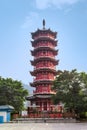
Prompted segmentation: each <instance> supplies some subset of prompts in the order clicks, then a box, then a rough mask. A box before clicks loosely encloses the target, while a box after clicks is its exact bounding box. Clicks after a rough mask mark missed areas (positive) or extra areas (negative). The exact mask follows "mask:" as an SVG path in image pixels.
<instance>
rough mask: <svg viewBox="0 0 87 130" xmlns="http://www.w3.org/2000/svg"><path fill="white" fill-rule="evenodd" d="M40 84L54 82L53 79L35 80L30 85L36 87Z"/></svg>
mask: <svg viewBox="0 0 87 130" xmlns="http://www.w3.org/2000/svg"><path fill="white" fill-rule="evenodd" d="M40 84H53V81H51V80H42V81H41V80H39V81H35V82H33V83H30V86H31V87H36V86H37V85H40Z"/></svg>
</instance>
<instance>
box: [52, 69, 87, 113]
mask: <svg viewBox="0 0 87 130" xmlns="http://www.w3.org/2000/svg"><path fill="white" fill-rule="evenodd" d="M52 89H53V90H55V91H56V95H54V96H53V97H52V98H53V101H54V103H55V104H58V103H59V102H60V101H61V102H62V103H64V107H65V108H67V109H68V110H70V111H74V112H75V113H77V114H79V113H82V112H86V111H87V74H86V73H85V72H80V73H78V72H77V70H76V69H74V70H72V71H67V70H65V71H59V75H58V76H57V77H56V80H55V81H54V85H53V87H52Z"/></svg>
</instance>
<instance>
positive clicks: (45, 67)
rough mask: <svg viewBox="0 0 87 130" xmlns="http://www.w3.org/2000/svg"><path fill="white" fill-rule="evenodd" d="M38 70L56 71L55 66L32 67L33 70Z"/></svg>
mask: <svg viewBox="0 0 87 130" xmlns="http://www.w3.org/2000/svg"><path fill="white" fill-rule="evenodd" d="M38 69H52V70H56V67H55V66H49V67H48V66H38V67H34V70H38Z"/></svg>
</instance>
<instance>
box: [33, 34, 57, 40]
mask: <svg viewBox="0 0 87 130" xmlns="http://www.w3.org/2000/svg"><path fill="white" fill-rule="evenodd" d="M39 38H50V39H52V40H54V39H55V38H54V37H53V36H51V35H47V34H45V35H44V34H43V35H38V36H35V37H34V40H37V39H39Z"/></svg>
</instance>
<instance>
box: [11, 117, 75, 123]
mask: <svg viewBox="0 0 87 130" xmlns="http://www.w3.org/2000/svg"><path fill="white" fill-rule="evenodd" d="M12 122H13V123H28V122H29V123H76V119H72V118H17V119H15V120H13V121H12Z"/></svg>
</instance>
